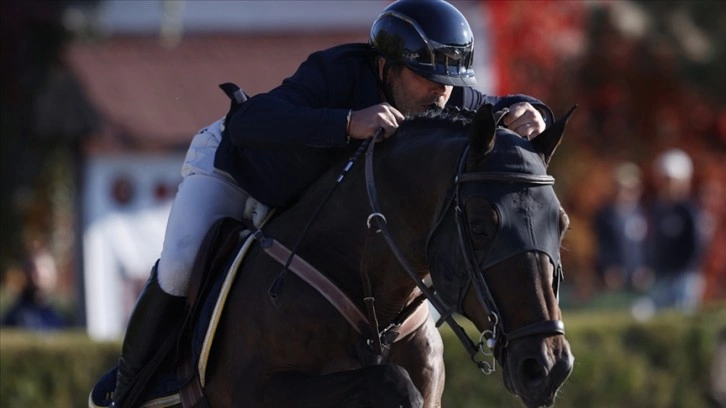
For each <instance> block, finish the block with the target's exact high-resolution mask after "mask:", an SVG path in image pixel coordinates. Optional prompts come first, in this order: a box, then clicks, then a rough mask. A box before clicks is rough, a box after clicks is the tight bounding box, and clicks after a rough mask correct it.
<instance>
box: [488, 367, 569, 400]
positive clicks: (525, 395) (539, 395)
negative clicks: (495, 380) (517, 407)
mask: <svg viewBox="0 0 726 408" xmlns="http://www.w3.org/2000/svg"><path fill="white" fill-rule="evenodd" d="M501 366H502V371H503V374H502V376H503V380H504V386H505V388H506V389H507V391H509V392H510V393H512V394H513V395H516V396H517V397H519V399H520V400H522V403H524V406H526V407H527V408H550V407H552V406H554V403H555V397H556V395H557V390H552V389H551V387H547V389H546V390H535V391H532V390H527V389H525V388H526V387H523V386H521V385H519V386H518V385H517V384H520V381H517V379H515V378H513V375H512V373H516V370H511V369H510V367H508V365H507V364H506V363H505V364H502V365H501ZM560 385H561V384H560ZM558 388H559V387H558ZM533 394H534V395H533Z"/></svg>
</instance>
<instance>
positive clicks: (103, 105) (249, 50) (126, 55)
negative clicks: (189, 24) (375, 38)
mask: <svg viewBox="0 0 726 408" xmlns="http://www.w3.org/2000/svg"><path fill="white" fill-rule="evenodd" d="M365 35H366V34H365V33H363V34H361V33H355V34H352V33H334V34H331V33H311V32H302V33H283V34H257V35H250V34H244V35H232V34H224V35H200V36H190V37H187V38H184V39H183V40H182V41H181V42H180V43H179V44H178V45H176V46H173V47H165V46H164V45H162V43H161V41H160V39H159V37H158V36H126V37H112V38H110V39H108V40H105V41H103V42H99V43H95V44H74V45H72V46H71V47H70V48H69V49H68V52H67V62H68V64H69V65H70V67H71V68H72V69H73V71H74V72H75V73H76V74H77V76H78V77H79V81H80V83H81V86H82V88H84V91H85V93H86V94H87V96H88V97H89V99H90V100H91V103H92V104H93V105H94V106H95V107H96V108H97V109H98V110H99V112H100V113H101V115H102V119H103V123H104V129H102V130H101V131H100V132H99V135H96V136H99V137H94V138H92V139H91V141H92V144H95V145H99V142H101V143H100V145H101V146H103V147H101V148H102V149H104V150H105V149H109V148H115V149H118V148H121V149H134V150H137V149H139V150H149V149H153V148H168V147H169V146H179V145H186V144H187V143H188V142H189V141H190V140H191V138H192V136H193V135H194V134H195V133H196V132H197V130H199V129H200V128H201V127H203V126H205V125H207V124H209V123H211V122H212V121H214V120H216V119H218V118H221V117H222V116H224V114H225V113H226V112H227V108H228V106H229V100H228V99H227V97H226V96H225V95H224V93H223V92H222V91H221V90H220V89H219V88H218V85H219V84H221V83H223V82H234V83H236V84H238V85H239V86H240V87H241V88H242V89H243V90H244V91H245V92H246V93H247V94H249V95H254V94H257V93H260V92H264V91H267V90H269V89H271V88H273V87H275V86H277V85H279V84H280V83H281V82H282V80H283V79H284V78H286V77H288V76H290V75H291V74H292V73H293V72H294V71H295V69H296V68H297V67H298V65H299V64H300V63H301V62H302V61H303V60H304V59H305V58H306V57H307V56H308V55H309V54H310V53H311V52H314V51H317V50H319V49H323V48H327V47H329V46H332V45H336V44H340V43H344V42H362V41H366V40H367V38H366V37H365Z"/></svg>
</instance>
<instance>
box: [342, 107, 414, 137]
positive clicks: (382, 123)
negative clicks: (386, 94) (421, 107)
mask: <svg viewBox="0 0 726 408" xmlns="http://www.w3.org/2000/svg"><path fill="white" fill-rule="evenodd" d="M403 120H404V116H403V114H402V113H401V112H399V111H398V109H396V108H394V107H393V106H391V105H389V104H388V103H385V102H384V103H381V104H378V105H373V106H370V107H368V108H365V109H361V110H358V111H353V112H351V115H350V125H349V126H348V136H350V138H351V139H367V138H369V137H373V136H374V135H375V134H376V131H377V130H378V129H379V128H383V137H384V138H386V137H390V136H391V135H392V134H393V132H395V131H396V129H397V128H398V125H399V124H400V123H401V122H402V121H403Z"/></svg>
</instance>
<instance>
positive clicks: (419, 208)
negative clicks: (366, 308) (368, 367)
mask: <svg viewBox="0 0 726 408" xmlns="http://www.w3.org/2000/svg"><path fill="white" fill-rule="evenodd" d="M384 143H388V142H384ZM402 143H403V141H402V142H398V143H396V144H391V145H388V146H387V145H384V144H380V147H379V146H376V147H377V148H378V150H379V151H376V152H374V160H375V162H374V168H375V172H374V173H375V186H376V194H377V198H378V202H379V203H380V205H381V210H382V212H383V215H384V216H385V217H386V219H387V225H388V228H389V230H390V231H391V234H392V236H393V237H394V240H395V242H396V245H397V246H398V247H399V248H400V249H401V251H402V252H403V253H404V256H406V258H407V260H408V261H409V262H410V263H411V264H412V265H413V266H414V267H415V268H416V271H415V272H416V273H417V274H418V275H419V276H420V277H423V276H425V275H426V274H427V273H428V271H427V269H426V259H425V257H426V254H425V242H426V238H427V236H428V231H429V229H430V227H431V225H432V224H433V221H434V218H435V217H436V215H437V211H439V209H440V208H439V207H440V206H441V205H442V203H443V201H444V197H445V195H446V192H447V190H448V187H449V186H450V184H451V181H452V180H453V175H454V173H455V171H456V163H457V161H458V157H459V154H460V152H461V151H462V150H463V143H462V141H460V140H459V141H445V142H439V143H433V142H431V143H429V144H426V143H421V142H419V143H416V144H415V146H413V147H410V148H409V147H406V146H404V145H402ZM362 159H363V157H361V160H360V161H359V162H357V163H355V165H354V167H353V169H352V170H351V171H350V173H349V174H348V175H347V176H346V178H345V179H344V180H343V181H342V183H341V184H340V185H338V186H337V189H336V191H335V192H334V193H333V195H332V196H331V197H330V199H329V200H328V201H327V202H325V204H324V207H322V208H321V209H320V212H319V215H318V217H317V218H316V219H315V220H314V221H313V222H312V224H311V225H310V228H309V230H307V231H305V232H304V233H305V236H304V237H303V239H302V240H301V242H300V246H299V248H298V254H300V255H301V256H302V257H303V258H304V259H306V260H307V261H308V262H310V263H311V264H312V265H314V266H315V267H316V268H318V269H319V270H320V271H321V272H322V273H324V274H325V275H326V276H328V277H329V278H330V279H331V280H333V282H335V283H336V284H337V285H338V286H339V287H340V288H341V289H343V290H344V291H345V292H346V293H348V295H349V296H350V297H351V298H352V299H353V301H354V302H356V303H359V304H361V305H362V299H363V297H364V296H367V294H365V293H364V291H363V289H362V287H363V286H362V280H361V279H362V276H363V275H361V271H363V272H364V273H365V274H367V276H368V279H370V282H371V286H372V287H373V291H374V293H373V295H374V297H375V298H376V305H377V309H378V312H379V313H378V314H379V316H380V318H381V319H382V321H384V322H387V321H386V319H387V318H393V317H394V316H395V314H397V313H398V312H399V311H400V309H401V308H402V307H403V306H404V305H405V304H406V303H408V302H410V300H411V299H412V298H413V297H415V295H416V294H417V293H418V291H417V289H416V284H415V282H414V281H413V280H412V279H411V278H410V276H409V275H408V274H407V273H406V271H405V270H403V269H402V267H401V265H400V263H399V262H398V260H397V259H396V258H395V257H394V256H393V254H392V252H391V251H390V250H389V248H388V244H387V243H386V242H385V240H384V239H383V237H382V236H381V234H376V233H374V232H371V231H369V230H368V227H367V223H366V221H367V218H368V216H369V215H370V214H371V213H372V209H371V206H370V204H369V197H368V194H367V189H366V184H367V180H366V179H365V175H364V161H363V160H362ZM338 167H340V168H342V166H333V168H332V169H331V171H330V172H329V173H328V174H327V175H324V176H323V177H322V178H321V179H320V180H319V181H318V182H317V183H316V184H315V185H314V186H313V187H312V188H311V189H310V190H309V191H308V192H307V193H306V194H305V195H304V196H303V197H302V199H301V200H300V201H299V202H298V203H297V204H296V205H295V206H294V207H292V208H290V209H289V210H288V211H285V212H284V213H283V214H281V215H280V216H279V217H278V219H277V220H275V222H274V223H273V228H272V229H271V231H273V232H272V234H276V235H272V236H273V237H275V238H278V239H279V240H281V241H283V242H286V243H287V244H288V245H293V243H294V242H295V241H296V240H297V238H298V237H299V235H300V234H301V233H303V227H304V225H305V224H306V223H307V221H308V220H309V219H310V217H312V215H313V214H314V213H315V212H316V210H317V209H318V207H320V206H321V205H323V202H324V199H325V197H326V196H327V193H328V192H329V191H330V189H331V188H333V186H334V183H335V182H336V181H335V179H336V177H337V175H338V174H339V173H340V168H338Z"/></svg>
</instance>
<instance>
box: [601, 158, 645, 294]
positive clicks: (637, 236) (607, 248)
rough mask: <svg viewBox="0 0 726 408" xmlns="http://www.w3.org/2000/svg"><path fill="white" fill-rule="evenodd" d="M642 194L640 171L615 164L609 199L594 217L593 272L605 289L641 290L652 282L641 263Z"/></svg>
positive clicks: (635, 166)
mask: <svg viewBox="0 0 726 408" xmlns="http://www.w3.org/2000/svg"><path fill="white" fill-rule="evenodd" d="M642 192H643V189H642V182H641V175H640V168H639V167H638V166H637V165H636V164H635V163H631V162H624V163H621V164H620V165H618V166H617V168H616V169H615V171H614V174H613V192H612V196H611V199H610V201H608V202H607V203H606V204H605V205H604V206H602V207H601V208H600V209H599V210H598V212H597V214H596V216H595V233H596V238H597V271H598V274H599V277H600V280H601V282H602V284H603V285H604V286H605V288H606V289H609V290H620V289H643V288H644V287H647V286H649V285H650V283H652V273H650V272H648V269H647V268H646V264H645V236H646V232H647V218H646V213H645V210H644V208H643V205H642V203H641V197H642Z"/></svg>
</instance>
